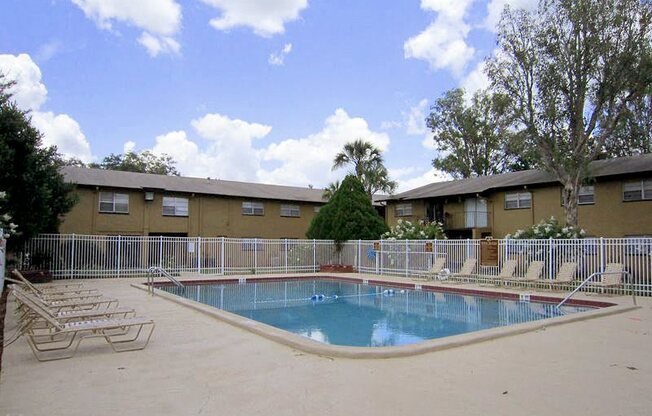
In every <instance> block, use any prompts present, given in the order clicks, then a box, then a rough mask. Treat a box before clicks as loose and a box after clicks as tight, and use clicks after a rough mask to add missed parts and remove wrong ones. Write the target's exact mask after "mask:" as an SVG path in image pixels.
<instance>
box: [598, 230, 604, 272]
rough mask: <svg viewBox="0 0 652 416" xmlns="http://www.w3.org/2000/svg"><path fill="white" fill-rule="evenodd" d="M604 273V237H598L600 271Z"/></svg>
mask: <svg viewBox="0 0 652 416" xmlns="http://www.w3.org/2000/svg"><path fill="white" fill-rule="evenodd" d="M599 271H601V272H602V271H604V237H600V270H599Z"/></svg>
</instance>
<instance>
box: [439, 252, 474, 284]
mask: <svg viewBox="0 0 652 416" xmlns="http://www.w3.org/2000/svg"><path fill="white" fill-rule="evenodd" d="M477 263H478V261H477V260H476V259H475V258H473V257H469V258H468V259H466V260H464V264H462V268H461V269H460V271H459V272H456V273H451V274H449V275H447V276H445V278H444V279H441V280H442V283H450V284H456V283H462V280H466V281H468V280H469V279H470V278H471V276H472V275H473V270H475V266H476V265H477Z"/></svg>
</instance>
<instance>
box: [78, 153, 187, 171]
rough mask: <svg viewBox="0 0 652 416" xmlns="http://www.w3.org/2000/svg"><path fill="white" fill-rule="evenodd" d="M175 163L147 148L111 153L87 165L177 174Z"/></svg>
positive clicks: (168, 157) (110, 168)
mask: <svg viewBox="0 0 652 416" xmlns="http://www.w3.org/2000/svg"><path fill="white" fill-rule="evenodd" d="M73 162H74V161H73ZM175 164H176V162H175V161H174V160H173V159H172V157H171V156H168V155H160V156H157V155H155V154H154V153H152V152H150V151H149V150H144V151H142V152H140V153H134V152H128V153H126V154H124V155H121V154H117V155H116V154H114V153H111V154H110V155H109V156H106V157H105V158H104V159H103V160H102V162H100V163H91V164H89V165H88V167H90V168H97V169H108V170H123V171H127V172H140V173H153V174H156V175H174V176H179V171H177V169H176V167H175V166H174V165H175Z"/></svg>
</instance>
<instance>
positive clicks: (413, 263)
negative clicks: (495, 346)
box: [18, 234, 652, 296]
mask: <svg viewBox="0 0 652 416" xmlns="http://www.w3.org/2000/svg"><path fill="white" fill-rule="evenodd" d="M480 242H481V240H401V241H389V240H384V241H365V240H358V241H349V242H347V243H345V244H344V245H343V247H342V249H341V251H340V252H338V251H337V250H336V247H335V244H334V243H333V242H332V241H324V240H290V239H287V240H266V239H246V238H245V239H242V238H239V239H235V238H221V237H216V238H204V237H141V236H138V237H133V236H99V235H74V234H68V235H63V234H48V235H41V236H39V237H36V238H33V239H32V240H30V241H29V242H27V243H26V245H25V247H24V248H23V250H22V251H21V252H20V253H18V266H19V267H21V268H30V267H31V268H47V269H50V270H51V271H52V272H53V275H54V276H55V278H83V277H126V276H140V275H144V274H145V273H146V272H147V269H148V268H149V267H151V266H160V267H163V268H165V269H166V270H167V271H169V272H170V273H180V272H196V273H204V274H257V273H299V272H315V271H318V270H319V266H320V265H322V264H338V263H342V264H351V265H353V266H354V267H355V268H357V270H358V271H360V272H362V273H372V274H380V275H394V276H406V277H408V276H419V275H425V274H427V273H428V271H429V270H430V268H431V266H432V264H433V261H434V259H435V258H436V257H445V258H446V266H445V267H446V268H447V269H449V270H450V272H452V273H455V272H457V271H459V270H460V268H461V267H462V264H463V263H464V261H465V260H466V259H467V258H476V259H478V260H480ZM498 242H499V245H498V247H499V263H498V266H496V267H486V266H481V265H480V262H479V261H478V267H477V268H476V271H475V273H476V274H478V275H481V276H497V275H498V273H499V270H500V268H501V266H502V264H503V262H504V261H505V260H507V259H513V260H516V261H517V264H518V267H517V270H516V275H517V276H523V275H524V274H525V270H526V269H527V266H528V264H529V263H530V262H531V261H533V260H540V261H543V262H544V263H545V268H544V272H543V277H545V278H550V279H553V278H554V277H555V276H556V274H557V269H558V268H559V267H560V265H561V264H562V263H563V262H566V261H573V262H575V263H577V265H578V271H577V278H578V279H584V278H586V277H588V276H589V275H591V274H592V273H594V272H598V271H602V270H604V268H605V265H606V264H607V263H621V264H623V265H624V267H625V270H627V271H628V272H629V274H630V275H629V276H627V279H626V282H625V283H626V285H625V286H626V288H627V289H629V288H634V289H635V290H636V291H637V293H639V294H640V295H646V296H652V238H587V239H581V240H580V239H578V240H553V239H550V240H498Z"/></svg>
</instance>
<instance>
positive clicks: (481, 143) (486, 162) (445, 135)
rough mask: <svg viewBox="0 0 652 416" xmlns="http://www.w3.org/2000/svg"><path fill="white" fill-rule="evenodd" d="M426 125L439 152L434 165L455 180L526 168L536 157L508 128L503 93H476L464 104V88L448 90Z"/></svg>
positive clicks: (508, 112) (509, 116) (510, 119)
mask: <svg viewBox="0 0 652 416" xmlns="http://www.w3.org/2000/svg"><path fill="white" fill-rule="evenodd" d="M426 124H427V126H428V128H430V130H431V131H432V133H433V134H434V136H433V140H434V141H435V146H436V148H437V150H439V152H440V153H439V155H438V156H437V158H435V159H434V160H433V162H432V164H433V166H434V167H435V168H437V169H439V170H441V171H444V172H446V173H448V174H450V175H451V176H452V177H454V178H470V177H472V176H486V175H495V174H498V173H503V172H507V171H513V170H523V169H529V168H530V167H531V166H532V165H533V162H534V160H535V158H536V157H535V155H533V154H532V153H531V152H529V151H527V149H525V148H523V146H521V144H522V143H523V142H522V141H521V140H519V137H518V135H517V134H515V133H514V131H513V129H512V128H511V127H512V124H513V117H512V111H511V106H510V101H509V99H508V98H507V96H505V95H503V94H491V93H489V92H487V91H478V92H476V93H475V94H473V97H472V98H471V103H470V104H469V105H467V104H466V102H465V99H464V90H463V89H460V88H458V89H453V90H450V91H448V92H446V93H445V94H444V96H443V97H441V98H439V99H438V100H437V101H436V102H435V105H433V106H432V108H431V113H430V115H429V116H428V118H426Z"/></svg>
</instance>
